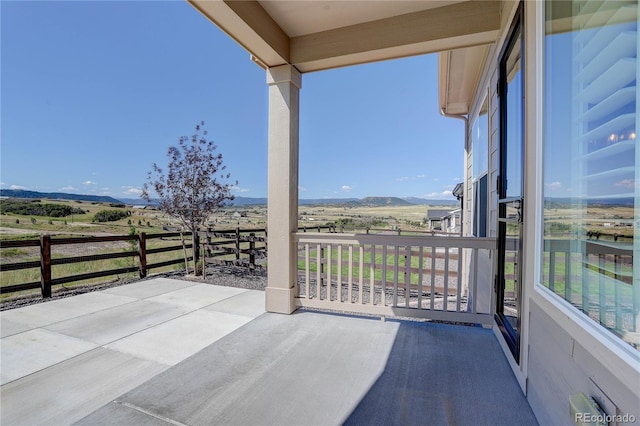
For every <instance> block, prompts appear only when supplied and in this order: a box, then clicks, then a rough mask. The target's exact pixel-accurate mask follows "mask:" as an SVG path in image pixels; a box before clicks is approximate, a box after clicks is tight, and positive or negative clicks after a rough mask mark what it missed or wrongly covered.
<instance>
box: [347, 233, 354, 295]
mask: <svg viewBox="0 0 640 426" xmlns="http://www.w3.org/2000/svg"><path fill="white" fill-rule="evenodd" d="M347 281H348V285H349V288H348V289H347V295H348V296H349V303H353V245H352V244H349V279H348V280H347Z"/></svg>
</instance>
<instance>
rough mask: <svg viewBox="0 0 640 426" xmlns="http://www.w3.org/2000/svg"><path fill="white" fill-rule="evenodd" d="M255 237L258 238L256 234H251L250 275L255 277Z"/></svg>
mask: <svg viewBox="0 0 640 426" xmlns="http://www.w3.org/2000/svg"><path fill="white" fill-rule="evenodd" d="M255 236H256V233H255V232H251V233H249V273H250V274H251V275H255V272H256V254H255V249H256V240H255Z"/></svg>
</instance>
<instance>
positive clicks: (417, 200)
mask: <svg viewBox="0 0 640 426" xmlns="http://www.w3.org/2000/svg"><path fill="white" fill-rule="evenodd" d="M403 200H405V201H408V202H410V203H411V204H420V205H429V206H459V205H460V201H458V200H429V199H427V198H418V197H404V198H403Z"/></svg>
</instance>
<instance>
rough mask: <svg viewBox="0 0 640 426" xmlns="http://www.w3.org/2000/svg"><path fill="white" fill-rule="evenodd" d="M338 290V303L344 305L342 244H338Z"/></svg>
mask: <svg viewBox="0 0 640 426" xmlns="http://www.w3.org/2000/svg"><path fill="white" fill-rule="evenodd" d="M337 280H338V289H337V290H336V292H337V293H336V297H337V299H338V302H340V303H342V244H338V278H337Z"/></svg>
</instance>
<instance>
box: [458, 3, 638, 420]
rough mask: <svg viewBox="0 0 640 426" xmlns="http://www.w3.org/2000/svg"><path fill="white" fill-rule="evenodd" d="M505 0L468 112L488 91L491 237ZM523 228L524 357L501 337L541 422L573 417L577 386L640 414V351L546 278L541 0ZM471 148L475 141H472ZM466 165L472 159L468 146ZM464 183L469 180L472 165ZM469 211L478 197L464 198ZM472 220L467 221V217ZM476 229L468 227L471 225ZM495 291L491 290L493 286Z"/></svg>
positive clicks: (532, 31) (532, 47)
mask: <svg viewBox="0 0 640 426" xmlns="http://www.w3.org/2000/svg"><path fill="white" fill-rule="evenodd" d="M514 6H517V5H514V3H513V2H505V3H504V6H503V21H502V23H503V29H502V31H501V35H500V37H499V41H498V43H496V45H495V46H494V48H493V49H492V51H491V53H490V54H489V57H488V59H487V61H486V64H485V67H484V70H483V74H482V75H483V78H482V79H481V83H480V84H479V86H478V89H477V93H476V96H475V99H474V104H473V105H474V107H473V108H472V114H471V115H470V123H472V122H473V114H474V111H477V104H478V103H479V102H482V97H483V96H484V94H486V93H487V90H488V93H489V95H488V103H489V167H488V197H489V215H488V217H487V220H488V222H489V229H488V236H490V237H494V238H495V237H497V217H498V214H497V213H498V212H497V204H498V203H497V201H498V200H497V187H496V186H497V177H498V168H499V164H498V160H499V142H500V134H499V129H500V117H499V99H498V96H497V87H498V67H497V64H498V61H499V57H498V55H499V52H500V50H501V48H502V44H503V43H504V40H505V37H506V35H507V34H506V33H507V32H508V29H509V26H510V23H511V19H512V17H513V15H514V12H515V8H514ZM524 7H525V12H524V14H525V15H524V30H525V50H524V64H525V69H524V72H525V92H524V93H525V99H526V100H527V101H526V102H527V103H526V105H525V111H524V113H525V151H524V155H525V163H526V165H525V173H524V178H525V189H524V191H525V192H524V199H525V207H524V208H525V211H524V214H525V229H524V244H525V247H524V250H523V262H524V270H523V300H522V306H523V312H522V321H523V323H522V336H521V338H522V349H521V361H520V364H519V365H518V364H516V363H515V362H514V361H513V358H512V356H511V354H510V352H509V350H508V348H507V347H506V344H504V341H503V340H502V336H501V334H500V333H499V332H496V336H497V338H498V340H499V341H501V343H502V344H503V349H504V352H505V356H506V357H507V358H508V359H509V360H510V362H511V366H512V369H513V371H514V374H515V375H516V377H517V378H518V380H519V381H520V384H521V387H522V388H523V390H524V392H525V393H526V395H527V398H528V400H529V402H530V404H531V407H532V409H533V410H534V413H535V414H536V417H537V418H538V420H539V422H540V423H541V424H573V420H574V419H572V418H571V416H570V414H569V397H570V396H571V395H574V394H576V393H580V392H584V393H585V394H587V395H589V396H591V397H593V398H594V399H596V400H597V401H598V402H599V403H600V404H601V406H602V407H603V408H604V409H605V411H606V413H607V414H609V415H615V414H632V415H634V416H635V418H636V419H637V420H640V356H639V354H638V351H636V350H634V349H632V348H630V347H626V345H625V344H624V343H623V342H622V341H620V340H619V339H617V338H615V337H614V336H613V335H611V334H610V333H608V332H607V331H606V330H604V329H603V328H602V327H600V326H598V325H596V324H595V323H593V324H590V323H592V321H590V320H589V319H588V318H586V316H584V315H583V314H582V313H580V312H579V311H577V310H576V309H575V308H573V307H571V306H570V305H569V304H568V303H565V302H564V301H562V300H559V298H558V297H556V296H555V295H553V294H552V293H551V292H549V291H546V289H545V288H543V287H542V285H541V263H542V251H541V248H540V247H541V238H542V237H541V236H542V230H543V228H542V216H541V215H542V207H543V202H542V195H541V194H542V191H541V189H542V188H541V185H542V181H541V159H542V148H541V147H542V128H543V123H542V112H543V109H542V108H543V105H542V103H543V91H542V83H543V81H542V76H543V74H542V58H543V53H544V52H543V51H542V46H543V45H544V22H543V20H544V15H543V3H542V2H525V6H524ZM469 148H470V147H469ZM469 153H470V155H469V158H467V159H466V160H467V161H466V163H467V164H466V165H467V167H468V168H469V167H471V166H472V164H473V153H472V152H471V150H470V149H469V152H468V153H467V154H469ZM466 183H467V185H468V186H470V184H471V177H470V173H469V172H468V175H467V180H466ZM465 207H466V210H465V213H466V214H469V213H468V212H470V211H471V210H472V208H473V203H472V202H471V203H470V204H466V205H465ZM465 224H467V221H465ZM467 229H470V226H469V228H467ZM491 294H493V292H491Z"/></svg>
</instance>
